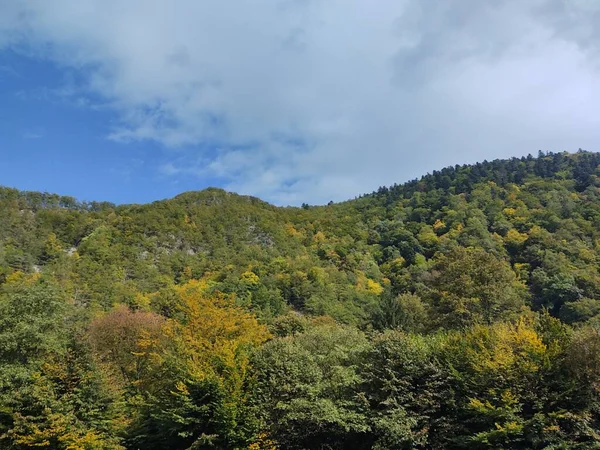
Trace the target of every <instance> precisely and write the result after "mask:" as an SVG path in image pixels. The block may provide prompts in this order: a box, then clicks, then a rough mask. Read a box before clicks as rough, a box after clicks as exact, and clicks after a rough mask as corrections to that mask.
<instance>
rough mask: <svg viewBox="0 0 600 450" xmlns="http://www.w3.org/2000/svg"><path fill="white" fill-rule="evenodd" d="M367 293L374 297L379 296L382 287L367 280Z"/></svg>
mask: <svg viewBox="0 0 600 450" xmlns="http://www.w3.org/2000/svg"><path fill="white" fill-rule="evenodd" d="M367 292H370V293H372V294H375V295H379V294H381V293H382V292H383V287H382V286H381V285H380V284H379V283H378V282H377V281H374V280H371V279H368V280H367Z"/></svg>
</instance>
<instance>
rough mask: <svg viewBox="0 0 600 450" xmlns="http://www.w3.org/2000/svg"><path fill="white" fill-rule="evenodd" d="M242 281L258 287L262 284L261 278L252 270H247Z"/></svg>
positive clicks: (242, 276) (241, 278)
mask: <svg viewBox="0 0 600 450" xmlns="http://www.w3.org/2000/svg"><path fill="white" fill-rule="evenodd" d="M240 280H241V281H242V282H244V283H246V284H249V285H252V286H256V285H257V284H259V283H260V278H259V277H258V275H256V274H255V273H254V272H252V271H251V270H247V271H246V272H244V273H243V274H242V275H241V276H240Z"/></svg>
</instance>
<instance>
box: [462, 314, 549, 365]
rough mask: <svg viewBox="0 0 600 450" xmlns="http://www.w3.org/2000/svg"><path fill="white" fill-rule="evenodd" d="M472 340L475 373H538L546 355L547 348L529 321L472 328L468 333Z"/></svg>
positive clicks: (524, 319) (522, 319) (523, 320)
mask: <svg viewBox="0 0 600 450" xmlns="http://www.w3.org/2000/svg"><path fill="white" fill-rule="evenodd" d="M467 339H468V340H469V341H471V343H472V344H473V347H472V348H471V350H470V351H471V352H472V354H471V358H472V365H473V369H474V370H475V371H477V372H489V371H492V372H503V373H505V374H506V375H508V374H510V373H511V372H512V371H519V372H530V373H532V372H537V371H538V370H539V368H540V366H541V364H542V362H543V359H544V356H545V354H546V350H547V348H546V345H545V344H544V343H543V341H542V339H541V337H540V336H539V335H538V334H537V333H536V331H535V329H534V328H533V324H532V323H531V320H529V319H526V318H520V319H519V320H518V321H517V323H515V324H511V323H499V324H495V325H493V326H492V327H483V326H478V327H475V328H474V329H473V330H472V331H470V332H469V333H468V334H467Z"/></svg>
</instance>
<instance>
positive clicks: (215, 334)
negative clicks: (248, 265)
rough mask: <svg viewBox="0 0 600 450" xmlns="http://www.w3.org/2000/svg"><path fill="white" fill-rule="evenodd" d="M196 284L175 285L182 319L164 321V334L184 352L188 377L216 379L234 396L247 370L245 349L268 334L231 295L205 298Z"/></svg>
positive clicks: (258, 342) (247, 358) (241, 384)
mask: <svg viewBox="0 0 600 450" xmlns="http://www.w3.org/2000/svg"><path fill="white" fill-rule="evenodd" d="M198 285H199V283H198V282H197V281H195V280H194V281H191V282H189V283H186V284H185V285H183V286H180V287H178V288H177V291H178V294H179V296H180V297H181V299H182V305H183V306H182V312H183V314H184V316H185V320H184V321H183V323H179V322H177V321H175V320H170V321H169V322H167V325H166V326H165V334H166V335H167V336H168V337H170V338H171V339H172V340H173V342H175V343H176V345H177V347H178V348H179V352H181V354H182V355H185V361H186V364H187V370H188V373H189V374H190V376H192V377H193V378H195V379H197V380H204V379H207V378H208V379H212V380H216V381H218V382H219V383H220V384H221V385H222V386H223V387H224V388H225V389H227V390H228V392H229V394H230V395H232V396H234V397H235V396H236V395H237V394H239V393H240V392H242V387H243V382H244V379H245V378H246V375H247V371H248V369H249V357H248V354H247V352H246V351H245V349H246V348H247V347H249V346H254V345H260V344H262V343H263V342H265V341H266V340H267V339H268V338H269V337H270V335H269V332H268V330H267V328H266V327H265V326H264V325H261V324H259V323H258V321H257V320H256V318H255V317H254V316H253V315H252V314H249V313H248V312H246V311H245V310H244V309H242V308H240V307H239V306H237V305H235V303H234V298H233V296H229V295H222V294H221V295H213V296H210V297H209V296H207V295H205V294H204V293H203V292H202V290H201V289H199V286H198Z"/></svg>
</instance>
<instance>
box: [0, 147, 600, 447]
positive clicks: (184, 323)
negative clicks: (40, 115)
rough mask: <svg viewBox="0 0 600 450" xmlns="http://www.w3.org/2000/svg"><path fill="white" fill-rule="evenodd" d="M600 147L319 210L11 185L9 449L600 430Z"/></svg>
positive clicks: (504, 441) (533, 442)
mask: <svg viewBox="0 0 600 450" xmlns="http://www.w3.org/2000/svg"><path fill="white" fill-rule="evenodd" d="M599 167H600V154H596V153H589V152H584V151H580V152H577V153H575V154H568V153H548V154H544V153H542V152H540V154H538V156H537V157H533V156H528V157H524V158H513V159H509V160H496V161H491V162H483V163H479V164H474V165H464V166H455V167H448V168H445V169H442V170H440V171H434V172H432V173H431V174H429V175H426V176H424V177H422V178H421V179H419V180H413V181H410V182H408V183H405V184H402V185H394V186H391V187H389V188H380V189H379V190H378V191H377V192H374V193H372V194H369V195H365V196H361V197H359V198H356V199H354V200H351V201H347V202H343V203H338V204H333V203H330V204H328V205H327V206H323V207H320V206H309V205H303V207H301V208H292V207H288V208H277V207H274V206H272V205H269V204H267V203H265V202H262V201H260V200H259V199H256V198H253V197H246V196H239V195H235V194H231V193H227V192H224V191H222V190H219V189H206V190H204V191H201V192H189V193H185V194H182V195H179V196H177V197H175V198H173V199H170V200H165V201H160V202H154V203H152V204H148V205H122V206H116V205H112V204H110V203H97V202H92V203H80V202H77V201H76V200H75V199H73V198H71V197H61V196H58V195H54V194H48V193H36V192H19V191H17V190H14V189H8V188H0V446H1V447H2V448H7V449H25V448H34V447H37V448H48V449H50V448H52V449H65V450H66V449H120V448H128V449H137V448H147V449H159V448H173V449H187V448H190V449H191V448H194V449H196V448H222V449H225V448H227V449H229V448H252V449H255V450H256V449H261V448H269V449H273V448H276V447H277V446H278V447H279V448H282V449H285V448H289V449H295V448H297V449H301V448H322V449H346V448H353V449H363V448H364V449H370V448H377V449H387V448H389V449H392V448H394V449H396V448H407V449H408V448H423V449H444V448H494V449H496V448H516V449H519V448H520V449H559V448H565V449H566V448H574V449H591V448H600V436H599V433H598V432H597V430H598V429H600V417H599V412H600V398H599V396H598V393H599V392H600V369H599V368H600V361H599V359H598V355H599V354H600V351H599V349H600V338H599V337H598V336H599V333H598V323H600V270H599V266H598V261H600V170H599Z"/></svg>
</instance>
